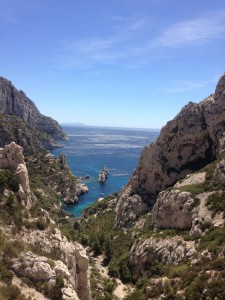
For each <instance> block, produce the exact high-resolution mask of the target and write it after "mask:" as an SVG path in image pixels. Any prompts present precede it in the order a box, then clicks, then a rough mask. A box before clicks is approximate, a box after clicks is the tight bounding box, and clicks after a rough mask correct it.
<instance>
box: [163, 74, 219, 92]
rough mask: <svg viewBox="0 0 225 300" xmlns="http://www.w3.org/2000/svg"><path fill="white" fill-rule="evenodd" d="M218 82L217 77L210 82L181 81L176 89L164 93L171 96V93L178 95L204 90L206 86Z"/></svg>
mask: <svg viewBox="0 0 225 300" xmlns="http://www.w3.org/2000/svg"><path fill="white" fill-rule="evenodd" d="M217 81H218V76H217V77H214V78H213V79H211V80H206V81H201V82H197V81H182V82H180V83H178V84H177V87H174V88H171V89H169V90H167V91H166V93H169V94H172V93H179V92H184V91H192V90H196V89H200V88H204V87H205V86H207V85H208V84H211V83H215V82H217Z"/></svg>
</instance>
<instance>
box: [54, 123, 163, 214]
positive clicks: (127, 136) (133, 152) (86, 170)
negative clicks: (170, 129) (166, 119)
mask: <svg viewBox="0 0 225 300" xmlns="http://www.w3.org/2000/svg"><path fill="white" fill-rule="evenodd" d="M62 129H63V130H64V132H65V133H66V134H67V135H68V136H69V140H67V141H63V142H61V141H60V144H62V146H63V148H58V149H55V150H52V151H51V153H52V154H53V155H57V156H58V155H59V154H60V153H61V152H63V153H65V154H66V156H67V162H68V165H69V167H70V169H71V171H72V173H73V174H74V175H75V176H76V177H81V178H82V179H81V182H82V183H85V184H86V185H87V186H88V188H89V192H88V193H87V194H84V195H81V196H80V197H79V201H78V203H77V204H73V205H67V206H66V205H64V206H63V209H64V210H65V211H67V212H69V213H71V214H73V215H74V216H76V217H79V216H81V215H82V213H83V209H84V208H86V207H87V206H89V205H91V204H92V203H93V202H95V201H96V200H98V199H99V198H102V197H106V196H108V195H110V194H112V193H113V192H118V191H119V190H120V189H121V188H122V187H123V186H124V185H126V184H127V182H128V180H129V178H130V177H131V175H132V173H133V171H134V169H135V167H136V166H137V163H138V159H139V157H140V154H141V151H142V149H143V147H144V146H145V145H149V144H150V143H152V142H154V141H155V140H156V138H157V137H158V135H159V130H158V129H135V128H109V127H95V126H76V125H62ZM104 166H106V167H107V168H108V170H109V175H108V177H107V180H106V182H105V183H104V184H102V183H99V182H98V174H99V172H100V171H101V169H102V168H103V167H104ZM86 176H89V178H88V179H85V177H86Z"/></svg>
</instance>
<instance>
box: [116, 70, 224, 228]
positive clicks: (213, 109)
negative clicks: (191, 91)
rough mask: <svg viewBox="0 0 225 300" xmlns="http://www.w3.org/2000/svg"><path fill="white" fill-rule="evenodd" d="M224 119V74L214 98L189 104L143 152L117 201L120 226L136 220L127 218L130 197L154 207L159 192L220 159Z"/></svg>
mask: <svg viewBox="0 0 225 300" xmlns="http://www.w3.org/2000/svg"><path fill="white" fill-rule="evenodd" d="M224 120H225V74H224V75H223V76H222V77H221V78H220V80H219V83H218V85H217V88H216V91H215V94H214V95H211V96H209V97H208V98H206V99H205V100H204V101H202V102H201V103H200V104H195V103H193V102H189V103H188V105H186V106H185V107H184V108H183V109H182V110H181V112H180V113H179V114H178V115H177V116H176V117H175V118H174V119H173V120H172V121H169V122H168V123H167V124H166V126H165V127H163V128H162V130H161V133H160V136H159V137H158V139H157V141H156V142H155V143H153V144H151V145H150V146H147V147H145V148H144V149H143V151H142V154H141V157H140V159H139V163H138V166H137V168H136V170H135V171H134V173H133V175H132V177H131V179H130V181H129V183H128V184H127V186H126V187H125V188H124V190H123V191H122V192H121V193H120V197H119V198H118V203H117V219H116V224H117V226H118V227H123V226H125V225H126V224H128V223H129V222H130V221H133V220H129V218H126V217H124V214H125V215H127V214H128V211H127V210H126V207H127V206H128V205H127V202H129V201H130V197H133V195H138V196H140V198H141V201H139V205H142V203H143V202H147V203H150V204H151V203H153V202H154V199H155V197H156V195H157V194H158V193H159V192H160V191H162V190H164V189H165V188H166V187H168V186H171V185H173V184H174V183H175V182H176V181H177V180H179V179H180V178H183V177H184V176H186V175H187V174H189V173H192V172H193V171H195V170H198V169H200V168H201V167H203V166H204V165H206V164H207V163H209V162H211V161H212V160H214V159H215V158H216V157H218V155H219V154H221V153H222V152H223V151H224V141H225V135H224V132H225V122H224ZM124 195H126V196H124ZM121 212H122V213H121ZM138 216H139V215H138V214H137V215H136V217H138Z"/></svg>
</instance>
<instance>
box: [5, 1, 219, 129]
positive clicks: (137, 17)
mask: <svg viewBox="0 0 225 300" xmlns="http://www.w3.org/2000/svg"><path fill="white" fill-rule="evenodd" d="M0 7H1V9H0V41H1V46H0V71H1V72H0V75H1V76H4V77H6V78H7V79H9V80H11V81H12V82H13V84H14V85H15V86H16V87H17V88H18V89H22V90H23V91H24V92H25V93H26V94H27V95H28V97H29V98H30V99H32V100H33V101H34V102H35V103H36V105H37V107H38V108H39V110H40V111H41V112H42V113H43V114H45V115H49V116H51V117H53V118H54V119H56V120H58V121H59V122H60V123H73V122H82V123H85V124H87V125H100V126H101V125H103V126H118V127H136V128H139V127H142V128H160V127H161V126H163V125H165V124H166V122H167V121H168V120H170V119H171V118H173V117H174V116H175V115H176V114H177V113H178V112H179V111H180V109H181V108H182V107H183V106H184V105H185V104H187V102H188V101H194V102H199V101H201V100H202V99H204V98H205V97H207V96H208V95H210V94H211V93H213V92H214V90H215V86H216V83H217V81H218V79H219V77H220V75H222V74H223V73H224V71H225V67H224V64H225V59H224V57H225V1H224V0H216V1H212V0H198V1H196V0H189V1H182V0H82V1H80V0H66V1H62V0H33V1H32V0H0Z"/></svg>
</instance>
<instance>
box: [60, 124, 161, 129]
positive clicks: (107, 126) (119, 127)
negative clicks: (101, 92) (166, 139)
mask: <svg viewBox="0 0 225 300" xmlns="http://www.w3.org/2000/svg"><path fill="white" fill-rule="evenodd" d="M59 124H60V125H62V126H63V125H68V126H76V127H99V128H115V129H143V130H157V131H159V130H161V128H149V127H148V128H147V127H126V126H110V125H87V124H84V123H76V122H75V123H72V122H70V123H64V122H63V123H59Z"/></svg>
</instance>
